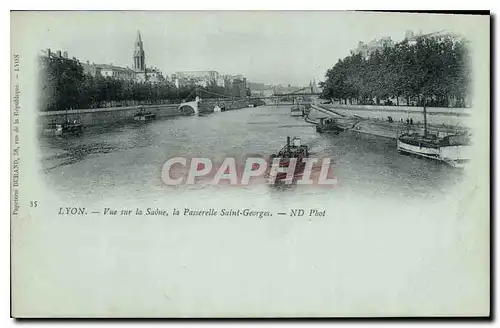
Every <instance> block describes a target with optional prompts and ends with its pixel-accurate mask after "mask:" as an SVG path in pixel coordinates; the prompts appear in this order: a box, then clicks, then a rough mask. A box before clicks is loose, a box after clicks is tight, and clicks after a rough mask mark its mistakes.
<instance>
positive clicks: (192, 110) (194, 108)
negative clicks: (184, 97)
mask: <svg viewBox="0 0 500 328" xmlns="http://www.w3.org/2000/svg"><path fill="white" fill-rule="evenodd" d="M199 102H200V98H199V97H196V100H194V101H189V102H183V103H181V104H180V105H179V107H178V109H179V111H181V112H182V113H184V114H186V115H193V114H195V115H198V114H199V108H198V103H199Z"/></svg>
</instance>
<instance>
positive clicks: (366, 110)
mask: <svg viewBox="0 0 500 328" xmlns="http://www.w3.org/2000/svg"><path fill="white" fill-rule="evenodd" d="M318 106H321V108H323V109H327V110H330V111H334V112H335V113H337V114H339V115H347V116H359V117H362V118H369V119H378V120H387V119H388V117H389V116H390V117H391V118H392V120H394V121H399V122H401V121H402V122H406V120H413V122H414V123H423V120H424V114H423V112H424V108H423V107H413V106H380V105H331V104H321V105H318ZM426 111H427V123H428V124H432V125H438V126H439V125H446V126H453V127H455V126H460V127H467V126H470V118H471V114H470V113H472V112H473V111H474V109H473V108H451V107H450V108H445V107H427V108H426Z"/></svg>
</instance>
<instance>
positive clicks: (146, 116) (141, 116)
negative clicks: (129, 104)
mask: <svg viewBox="0 0 500 328" xmlns="http://www.w3.org/2000/svg"><path fill="white" fill-rule="evenodd" d="M155 119H156V114H154V113H151V112H146V111H144V108H141V110H140V111H139V112H138V113H137V114H135V115H134V121H138V122H149V121H152V120H155Z"/></svg>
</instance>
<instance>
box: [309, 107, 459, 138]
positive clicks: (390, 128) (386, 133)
mask: <svg viewBox="0 0 500 328" xmlns="http://www.w3.org/2000/svg"><path fill="white" fill-rule="evenodd" d="M312 108H313V109H314V110H316V111H318V112H320V113H322V115H329V116H331V117H333V118H336V119H338V120H339V121H343V120H349V124H348V125H344V126H342V127H343V128H344V129H345V130H347V131H352V132H354V133H357V134H369V135H374V136H379V137H384V138H390V139H397V138H398V136H399V135H400V134H402V133H405V132H408V131H414V132H420V133H422V132H423V130H424V123H423V114H420V113H418V112H417V111H415V110H413V114H414V115H415V118H413V116H412V117H410V118H411V119H412V120H413V122H414V123H413V124H409V123H407V122H406V119H403V120H401V119H400V120H396V119H395V118H394V116H395V115H392V116H391V115H389V116H391V117H392V121H391V122H389V120H388V118H387V117H388V116H385V115H386V114H387V111H383V110H380V109H374V110H373V111H370V110H364V115H363V116H361V115H358V114H359V111H352V110H350V109H345V108H337V107H333V106H328V105H313V106H312ZM434 113H435V119H434V123H429V122H428V124H427V130H428V132H430V133H433V134H436V135H437V136H439V137H442V136H446V135H449V134H454V133H456V132H457V131H460V132H463V131H467V128H466V127H465V126H462V125H458V124H446V123H445V122H449V120H446V118H447V117H449V115H447V114H446V113H447V112H446V111H442V112H439V111H434ZM443 113H444V114H443ZM377 114H378V115H377ZM439 114H443V115H439ZM400 115H403V114H402V113H401V114H400ZM418 115H422V117H421V118H420V117H419V116H418ZM401 118H402V117H401ZM417 118H418V119H419V120H420V121H419V120H417ZM353 119H354V122H353V123H351V122H352V121H353ZM306 121H308V122H309V123H315V120H314V119H312V120H311V118H308V119H307V120H306ZM428 121H429V120H428Z"/></svg>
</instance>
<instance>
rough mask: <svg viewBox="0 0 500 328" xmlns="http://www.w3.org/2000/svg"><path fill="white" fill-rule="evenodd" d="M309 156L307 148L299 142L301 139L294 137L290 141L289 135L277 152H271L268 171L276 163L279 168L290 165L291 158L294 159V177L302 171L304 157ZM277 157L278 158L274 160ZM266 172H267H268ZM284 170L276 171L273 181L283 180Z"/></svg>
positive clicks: (284, 176)
mask: <svg viewBox="0 0 500 328" xmlns="http://www.w3.org/2000/svg"><path fill="white" fill-rule="evenodd" d="M307 157H309V148H308V147H307V146H305V145H302V144H301V140H300V138H298V137H295V138H293V139H292V141H291V142H290V137H287V138H286V145H285V146H284V147H283V148H281V150H280V151H279V152H278V153H277V154H272V155H271V156H270V158H269V161H270V165H269V166H268V167H269V172H270V171H271V169H272V168H273V167H274V166H275V165H277V166H279V167H280V168H287V167H288V166H289V165H290V161H291V160H292V159H296V165H295V172H294V177H295V176H297V175H300V174H302V173H303V171H304V168H305V165H306V163H305V162H304V161H303V159H304V158H307ZM276 159H278V160H276ZM269 172H268V173H269ZM286 176H287V173H286V172H278V173H277V174H276V179H275V182H278V181H283V180H284V179H286Z"/></svg>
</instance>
